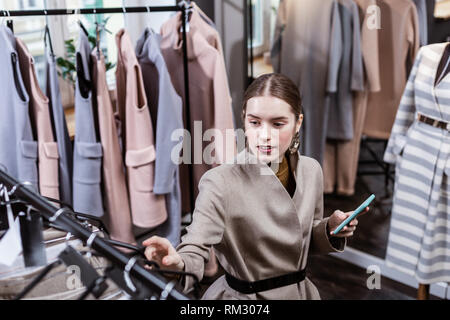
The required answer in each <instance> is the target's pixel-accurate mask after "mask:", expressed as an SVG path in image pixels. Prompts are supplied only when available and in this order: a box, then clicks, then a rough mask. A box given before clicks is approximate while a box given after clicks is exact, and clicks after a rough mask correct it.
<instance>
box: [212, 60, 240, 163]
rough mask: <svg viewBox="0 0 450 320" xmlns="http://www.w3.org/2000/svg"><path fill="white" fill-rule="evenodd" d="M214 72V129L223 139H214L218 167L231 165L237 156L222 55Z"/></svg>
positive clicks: (231, 110) (216, 63) (231, 108)
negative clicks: (219, 165) (226, 164)
mask: <svg viewBox="0 0 450 320" xmlns="http://www.w3.org/2000/svg"><path fill="white" fill-rule="evenodd" d="M214 70H215V71H214V78H213V82H214V83H213V88H214V90H213V94H214V98H213V100H214V129H216V130H218V131H219V132H220V133H221V136H222V139H216V138H214V146H215V155H216V159H215V163H216V164H217V165H218V164H222V163H226V162H228V163H229V162H230V161H232V160H233V159H234V157H235V155H236V138H235V134H234V121H233V107H232V104H231V102H232V100H231V95H230V89H229V87H228V77H227V71H226V68H225V62H224V60H223V57H222V56H220V54H218V55H217V57H216V61H215V67H214ZM227 160H228V161H227Z"/></svg>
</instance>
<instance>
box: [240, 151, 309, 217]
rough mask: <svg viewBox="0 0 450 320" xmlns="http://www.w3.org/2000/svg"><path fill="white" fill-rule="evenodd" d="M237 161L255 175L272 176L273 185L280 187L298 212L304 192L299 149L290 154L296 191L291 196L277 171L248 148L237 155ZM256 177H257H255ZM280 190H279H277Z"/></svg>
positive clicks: (281, 192) (281, 193)
mask: <svg viewBox="0 0 450 320" xmlns="http://www.w3.org/2000/svg"><path fill="white" fill-rule="evenodd" d="M236 159H237V163H238V164H241V165H244V166H245V167H246V169H247V170H249V172H251V173H252V174H253V175H254V176H258V177H260V176H270V177H271V178H270V181H271V182H272V185H273V186H276V187H275V188H277V189H279V194H280V195H283V197H284V198H286V201H289V203H291V204H292V208H293V210H294V211H295V212H296V213H297V212H298V209H299V207H298V201H299V199H300V198H301V194H302V193H303V184H302V181H303V179H302V177H301V175H302V172H301V170H300V168H299V167H300V161H299V159H300V154H299V152H298V151H297V152H296V153H294V154H289V159H288V160H289V164H290V168H294V172H293V176H294V179H295V185H296V187H295V192H294V195H293V197H292V198H291V196H290V194H289V192H288V191H287V190H286V188H285V187H284V186H283V184H282V183H281V181H280V180H279V179H278V177H277V176H276V174H275V172H274V171H273V169H272V168H271V167H269V166H268V165H267V164H265V163H264V162H261V161H259V159H258V158H257V157H256V156H255V155H254V154H253V153H252V152H251V151H249V150H248V149H247V148H245V149H244V150H243V151H241V152H240V153H239V154H238V155H237V157H236ZM255 178H256V177H255ZM277 191H278V190H277Z"/></svg>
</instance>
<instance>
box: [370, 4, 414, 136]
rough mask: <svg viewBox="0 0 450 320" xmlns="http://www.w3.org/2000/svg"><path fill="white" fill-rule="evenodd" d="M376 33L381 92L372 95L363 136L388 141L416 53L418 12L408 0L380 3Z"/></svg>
mask: <svg viewBox="0 0 450 320" xmlns="http://www.w3.org/2000/svg"><path fill="white" fill-rule="evenodd" d="M377 5H378V6H379V7H380V12H379V15H380V18H381V26H380V29H379V30H378V31H379V32H378V37H379V38H378V40H379V41H378V50H379V59H380V84H381V90H380V91H378V92H371V93H370V94H369V97H368V102H367V113H366V119H365V124H364V131H363V133H364V134H366V135H367V136H369V137H372V138H378V139H389V136H390V134H391V129H392V126H393V124H394V119H395V115H396V113H397V109H398V106H399V104H400V99H401V97H402V94H403V90H404V89H405V86H406V82H407V80H408V74H409V72H410V70H411V68H412V66H413V64H414V59H415V57H416V54H417V52H418V50H419V43H420V42H419V35H420V33H419V22H418V16H417V9H416V7H415V5H414V2H412V1H411V0H380V1H377Z"/></svg>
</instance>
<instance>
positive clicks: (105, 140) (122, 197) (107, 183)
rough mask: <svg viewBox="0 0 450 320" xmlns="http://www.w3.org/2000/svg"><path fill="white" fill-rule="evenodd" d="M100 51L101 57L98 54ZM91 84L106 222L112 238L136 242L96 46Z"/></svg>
mask: <svg viewBox="0 0 450 320" xmlns="http://www.w3.org/2000/svg"><path fill="white" fill-rule="evenodd" d="M97 53H98V54H99V55H100V59H99V58H98V57H97ZM91 60H92V66H93V73H92V79H93V86H94V88H95V93H96V101H95V102H96V103H95V106H96V109H97V114H98V124H99V131H100V141H101V144H102V148H103V165H102V169H103V170H102V171H103V196H104V203H105V212H106V213H107V214H105V222H106V225H107V228H108V231H109V234H110V236H111V238H112V239H114V240H119V241H122V242H126V243H135V242H136V241H135V239H134V235H133V231H132V223H131V213H130V204H129V201H128V190H127V184H126V178H125V171H124V165H123V160H122V153H121V150H120V146H119V136H118V135H117V128H116V121H115V118H114V112H113V106H112V103H111V99H110V96H109V90H108V84H107V82H106V68H105V62H104V57H103V54H102V53H101V52H98V51H97V49H96V48H94V50H92V53H91Z"/></svg>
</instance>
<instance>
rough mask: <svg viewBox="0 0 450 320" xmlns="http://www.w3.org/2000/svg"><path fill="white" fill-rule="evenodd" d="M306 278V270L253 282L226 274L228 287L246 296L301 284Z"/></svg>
mask: <svg viewBox="0 0 450 320" xmlns="http://www.w3.org/2000/svg"><path fill="white" fill-rule="evenodd" d="M305 277H306V268H305V269H303V270H300V271H296V272H292V273H288V274H285V275H282V276H278V277H273V278H268V279H264V280H258V281H253V282H250V281H244V280H240V279H238V278H235V277H233V276H232V275H231V274H229V273H228V272H225V279H226V280H227V283H228V285H229V286H230V287H231V288H232V289H234V290H236V291H239V292H240V293H244V294H251V293H257V292H261V291H267V290H272V289H276V288H280V287H284V286H288V285H290V284H294V283H299V282H301V281H303V280H305Z"/></svg>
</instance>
